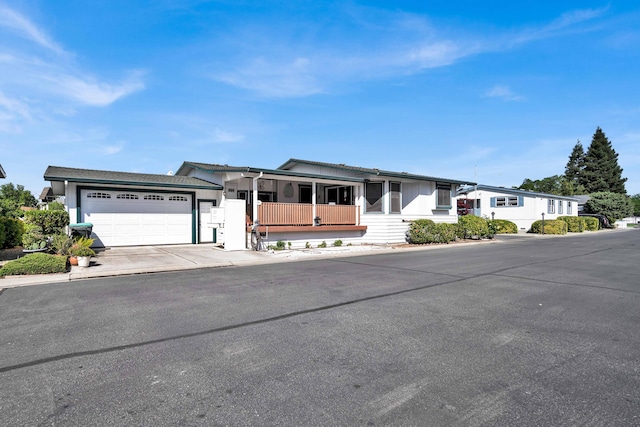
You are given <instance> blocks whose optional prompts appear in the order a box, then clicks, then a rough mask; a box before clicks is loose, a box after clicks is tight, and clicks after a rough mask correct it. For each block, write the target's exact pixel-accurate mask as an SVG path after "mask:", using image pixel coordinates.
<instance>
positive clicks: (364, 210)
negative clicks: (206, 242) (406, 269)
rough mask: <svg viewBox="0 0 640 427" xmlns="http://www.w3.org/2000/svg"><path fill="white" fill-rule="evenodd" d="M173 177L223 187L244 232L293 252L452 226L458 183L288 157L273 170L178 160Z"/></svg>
mask: <svg viewBox="0 0 640 427" xmlns="http://www.w3.org/2000/svg"><path fill="white" fill-rule="evenodd" d="M176 175H184V176H190V177H194V178H199V179H202V180H206V181H210V182H214V183H216V184H218V185H220V186H222V187H224V192H223V202H222V204H223V205H224V201H225V200H231V199H236V200H237V199H240V200H244V201H245V203H246V206H245V224H246V228H247V232H248V231H249V230H250V226H251V225H252V224H254V222H256V221H257V223H258V225H259V229H260V231H261V232H263V233H266V235H267V240H268V243H271V244H273V243H275V242H277V241H278V240H282V241H287V242H291V243H292V246H293V247H304V246H305V245H306V243H309V244H311V245H313V246H315V245H317V244H319V243H321V242H323V241H324V242H327V244H332V243H333V242H334V241H336V240H341V241H342V242H343V243H344V244H348V243H354V244H362V243H369V244H384V243H400V242H405V232H406V230H407V227H408V221H410V220H413V219H418V218H429V219H433V220H434V221H436V222H451V223H455V222H456V221H457V212H456V188H457V187H458V186H460V185H462V184H470V183H468V182H465V181H458V180H451V179H444V178H435V177H429V176H423V175H414V174H408V173H405V172H391V171H384V170H379V169H370V168H361V167H355V166H347V165H344V164H332V163H321V162H314V161H307V160H298V159H290V160H288V161H287V162H285V163H284V164H283V165H281V166H280V167H278V168H277V169H261V168H255V167H237V166H229V165H217V164H206V163H198V162H185V163H183V165H182V166H181V167H180V168H179V169H178V171H177V172H176Z"/></svg>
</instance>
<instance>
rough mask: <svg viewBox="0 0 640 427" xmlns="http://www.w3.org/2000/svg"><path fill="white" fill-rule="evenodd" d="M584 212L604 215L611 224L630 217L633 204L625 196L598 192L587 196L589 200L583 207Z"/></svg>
mask: <svg viewBox="0 0 640 427" xmlns="http://www.w3.org/2000/svg"><path fill="white" fill-rule="evenodd" d="M584 211H585V212H586V213H592V214H601V215H604V216H606V217H607V219H608V220H609V222H611V224H613V223H614V222H616V221H617V220H619V219H622V218H626V217H628V216H631V215H632V214H633V204H632V203H631V198H630V197H629V196H627V195H626V194H620V193H612V192H599V193H593V194H591V195H590V196H589V200H588V201H587V203H585V205H584Z"/></svg>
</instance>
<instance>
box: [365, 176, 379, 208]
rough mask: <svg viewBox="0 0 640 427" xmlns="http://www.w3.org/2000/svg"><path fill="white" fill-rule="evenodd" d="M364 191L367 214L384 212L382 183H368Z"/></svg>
mask: <svg viewBox="0 0 640 427" xmlns="http://www.w3.org/2000/svg"><path fill="white" fill-rule="evenodd" d="M364 191H365V199H366V202H367V205H366V212H369V213H370V212H382V182H367V183H366V184H365V187H364Z"/></svg>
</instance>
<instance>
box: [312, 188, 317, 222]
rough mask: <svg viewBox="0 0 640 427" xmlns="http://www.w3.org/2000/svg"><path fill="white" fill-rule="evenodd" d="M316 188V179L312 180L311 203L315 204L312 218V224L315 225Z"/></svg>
mask: <svg viewBox="0 0 640 427" xmlns="http://www.w3.org/2000/svg"><path fill="white" fill-rule="evenodd" d="M316 188H317V183H316V181H311V205H312V206H313V208H312V218H311V224H313V225H314V226H315V225H316V216H318V215H317V213H316V200H317V199H316Z"/></svg>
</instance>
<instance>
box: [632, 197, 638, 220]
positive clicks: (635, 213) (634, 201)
mask: <svg viewBox="0 0 640 427" xmlns="http://www.w3.org/2000/svg"><path fill="white" fill-rule="evenodd" d="M631 203H632V204H633V216H640V194H635V195H633V196H631Z"/></svg>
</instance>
